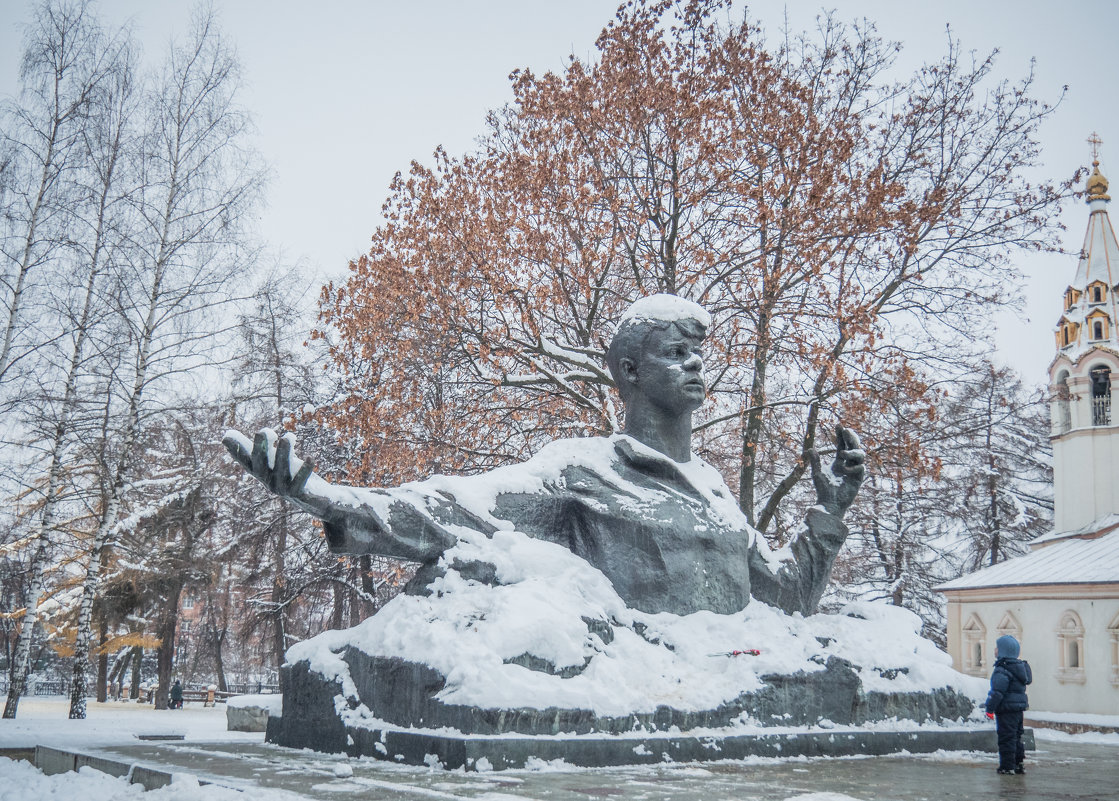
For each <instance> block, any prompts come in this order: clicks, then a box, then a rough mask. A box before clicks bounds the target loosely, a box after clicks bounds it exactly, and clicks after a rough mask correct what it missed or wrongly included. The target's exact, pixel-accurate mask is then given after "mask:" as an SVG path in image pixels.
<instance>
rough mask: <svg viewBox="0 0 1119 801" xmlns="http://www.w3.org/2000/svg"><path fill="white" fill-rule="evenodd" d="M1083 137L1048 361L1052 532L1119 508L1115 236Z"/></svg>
mask: <svg viewBox="0 0 1119 801" xmlns="http://www.w3.org/2000/svg"><path fill="white" fill-rule="evenodd" d="M1088 142H1089V144H1090V145H1091V147H1092V174H1091V175H1090V176H1088V181H1087V185H1086V187H1085V189H1086V202H1087V204H1088V230H1087V232H1086V233H1085V235H1084V245H1083V247H1082V248H1081V249H1080V260H1079V262H1078V264H1077V268H1076V277H1075V278H1074V279H1073V281H1072V283H1071V284H1069V287H1068V289H1066V290H1065V294H1064V300H1063V304H1062V314H1061V317H1060V319H1059V320H1058V321H1057V329H1056V340H1057V341H1056V344H1057V355H1056V357H1055V358H1054V359H1053V362H1052V363H1051V364H1050V366H1049V385H1050V386H1049V390H1050V399H1051V400H1050V414H1051V422H1052V434H1051V439H1052V442H1053V483H1054V488H1053V489H1054V496H1053V502H1054V521H1053V522H1054V530H1055V532H1072V531H1075V530H1078V529H1085V533H1089V532H1088V530H1087V529H1090V528H1091V527H1092V524H1093V523H1095V522H1097V521H1102V518H1105V517H1107V516H1108V515H1110V514H1119V414H1117V412H1119V409H1114V407H1113V405H1112V400H1111V398H1112V387H1113V384H1114V382H1115V381H1119V332H1116V330H1115V325H1116V321H1117V320H1119V317H1117V315H1116V309H1117V308H1119V305H1117V300H1119V299H1117V297H1116V294H1117V293H1119V242H1117V241H1116V237H1115V229H1114V228H1112V226H1111V220H1110V218H1109V217H1108V214H1107V205H1108V203H1109V202H1110V201H1111V197H1110V196H1109V195H1108V194H1107V188H1108V183H1107V179H1106V178H1105V177H1104V176H1103V174H1102V173H1101V172H1100V161H1099V146H1100V144H1101V140H1100V138H1099V137H1098V136H1096V134H1094V133H1093V134H1092V136H1091V137H1089V139H1088ZM1113 409H1114V411H1113Z"/></svg>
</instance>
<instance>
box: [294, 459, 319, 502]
mask: <svg viewBox="0 0 1119 801" xmlns="http://www.w3.org/2000/svg"><path fill="white" fill-rule="evenodd" d="M313 472H315V466H314V465H313V464H312V463H311V460H310V459H308V460H306V461H305V462H303V464H302V465H300V466H299V471H298V472H297V473H296V474H295V477H294V478H293V479H292V480H291V494H292V495H299V494H300V493H302V492H303V488H304V487H306V486H307V479H309V478H310V477H311V473H313Z"/></svg>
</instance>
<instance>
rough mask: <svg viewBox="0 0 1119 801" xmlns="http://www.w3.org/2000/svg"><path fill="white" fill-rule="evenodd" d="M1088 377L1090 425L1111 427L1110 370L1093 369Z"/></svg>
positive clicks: (1104, 367) (1105, 368)
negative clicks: (1090, 391) (1089, 386)
mask: <svg viewBox="0 0 1119 801" xmlns="http://www.w3.org/2000/svg"><path fill="white" fill-rule="evenodd" d="M1088 376H1089V378H1090V379H1091V382H1092V425H1094V426H1106V425H1111V368H1109V367H1106V366H1100V367H1093V368H1092V369H1091V370H1090V371H1089V372H1088Z"/></svg>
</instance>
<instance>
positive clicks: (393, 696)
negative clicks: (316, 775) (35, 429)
mask: <svg viewBox="0 0 1119 801" xmlns="http://www.w3.org/2000/svg"><path fill="white" fill-rule="evenodd" d="M342 658H343V660H344V661H345V662H346V663H347V665H348V666H349V668H350V675H351V676H352V677H353V681H354V685H355V686H356V689H357V696H356V697H352V696H351V697H350V698H349V699H346V698H345V696H344V694H343V691H342V686H341V683H340V682H338V681H337V680H332V679H327V678H325V677H324V676H322V675H321V674H319V673H316V672H315V671H313V670H311V669H310V665H309V664H308V663H307V662H297V663H295V664H293V665H289V666H287V667H285V668H284V686H285V696H284V714H283V716H282V717H280V718H278V719H272V720H270V721H269V724H268V734H267V739H268V741H269V742H273V743H277V744H279V745H285V746H290V747H293V748H312V749H315V750H319V751H326V752H343V751H344V752H347V753H349V754H351V755H355V756H356V755H362V756H371V757H376V758H381V759H390V760H395V761H400V762H405V763H408V764H425V762H430V761H431V756H430V755H434V756H435V758H437V759H438V760H439V762H440V763H442V764H443V765H444V766H446V767H448V768H457V767H460V766H463V767H467V768H471V767H474V766H475V763H476V762H477V760H478V759H481V758H483V757H484V758H486V759H487V760H488V765H489V766H491V767H519V766H522V765H523V764H524V763H525V761H526V760H527V759H528V758H530V757H536V758H539V759H559V758H562V759H565V760H567V761H569V762H573V763H574V764H580V765H615V764H638V763H642V762H645V761H659V760H660V759H661V758H662V756H667V757H668V758H671V759H681V760H702V759H728V758H738V756H746V755H750V754H769V753H770V752H774V755H781V753H782V752H781V749H782V748H783V747H784V746H783V745H782V743H783V742H786V741H788V740H789V739H790V738H792V737H793V735H791V734H772V735H770V734H756V733H751V734H742V733H740V732H742V731H744V730H750V729H752V730H754V731H757V729H758V728H759V727H773V728H777V727H781V728H782V729H787V728H788V727H826V728H827V729H833V728H836V727H844V726H846V727H850V726H859V725H861V724H864V723H867V722H869V721H879V720H889V719H891V718H899V719H906V720H909V721H914V722H916V723H939V722H944V721H962V720H965V719H966V718H968V716H969V715H971V713H972V711H973V709H974V704H973V702H972V700H971V699H970V698H968V697H967V696H965V695H963V694H961V693H959V692H957V691H956V690H954V689H951V688H942V689H939V690H935V691H932V692H896V693H889V692H878V691H872V692H866V691H864V689H863V688H862V685H861V682H860V680H859V676H858V674H857V672H856V671H855V670H854V669H853V666H852V665H851V663H850V662H847V661H845V660H843V659H839V658H837V657H831V658H829V659H828V660H827V661H826V663H825V664H824V665H823V669H822V670H818V671H814V672H800V673H795V674H792V675H767V676H762V677H761V679H762V683H763V686H762V688H761V689H759V690H757V691H754V692H749V693H743V694H741V695H740V696H738V697H737V698H735V699H733V701H730V702H727V703H724V704H721V705H720V706H718V707H716V708H714V709H706V710H680V709H673V708H671V707H668V706H660V707H657V708H656V709H654V710H652V711H635V712H634V713H632V714H629V715H623V716H602V715H596V714H595V713H594V712H593V711H592V710H589V709H558V708H546V709H532V708H512V709H483V708H478V707H471V706H462V705H455V704H445V703H443V702H442V701H440V700H439V699H438V698H436V695H437V694H438V693H439V691H440V690H442V689H443V686H444V680H443V677H442V676H440V675H439V674H438V673H437V672H436V671H434V670H432V669H431V668H429V667H427V666H425V665H419V664H414V663H410V662H406V661H404V660H402V659H398V658H386V657H375V656H369V655H367V654H365V653H363V652H362V651H360V650H358V649H356V648H353V647H348V648H346V649H345V650H344V651H343V654H342ZM693 732H694V733H693ZM809 733H811V734H813V736H812V737H807V738H806V739H805V738H804V737H803V736H802V735H807V734H809ZM820 734H821V733H820V732H818V731H817V732H797V733H796V738H800V739H798V742H799V743H800V745H798V746H797V748H798V749H799V750H798V751H797V753H804V754H815V753H836V754H860V753H867V754H876V753H890V752H894V751H900V750H910V751H914V750H918V749H919V748H924V747H923V746H916V745H914V742H913V741H912V739H911V738H907V737H906V736H903V734H905V733H904V732H895V734H897V736H896V737H892V738H891V737H886V736H884V735H885V734H886V733H884V732H866V731H863V732H858V733H855V734H851V735H850V736H847V735H844V737H842V738H840V739H839V740H835V738H834V737H833V738H831V739H830V740H829V739H828V738H827V736H826V734H825V735H823V736H824V739H823V740H821V739H820V736H819V735H820ZM987 734H988V735H989V734H990V732H987ZM509 735H519V736H518V737H509ZM970 736H971V735H968V737H970ZM938 737H939V735H938ZM796 738H794V739H796ZM868 738H869V739H868ZM965 739H967V738H965ZM926 740H928V738H926ZM942 741H943V742H945V743H947V742H952V743H955V744H954V745H947V744H940V745H931V743H933V742H937V743H941V742H942ZM822 742H823V743H827V745H822V744H821V743H822ZM962 742H963V741H959V740H951V738H949V740H944V738H943V737H940V738H939V739H937V738H933V739H932V740H928V743H930V744H929V745H928V748H927V749H925V750H937V748H941V747H945V748H947V747H953V748H971V747H973V746H972V745H964V744H961V743H962ZM967 742H968V743H971V742H972V740H971V739H967ZM992 743H993V739H992ZM650 754H655V758H651V759H647V757H648V756H649V755H650ZM735 755H738V756H735ZM786 755H787V752H786Z"/></svg>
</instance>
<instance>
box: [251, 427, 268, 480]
mask: <svg viewBox="0 0 1119 801" xmlns="http://www.w3.org/2000/svg"><path fill="white" fill-rule="evenodd" d="M252 471H253V475H254V476H256V477H257V478H259V479H260V480H261V481H265V482H266V481H267V476H268V433H267V432H265V431H258V432H256V434H255V435H254V436H253V454H252Z"/></svg>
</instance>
